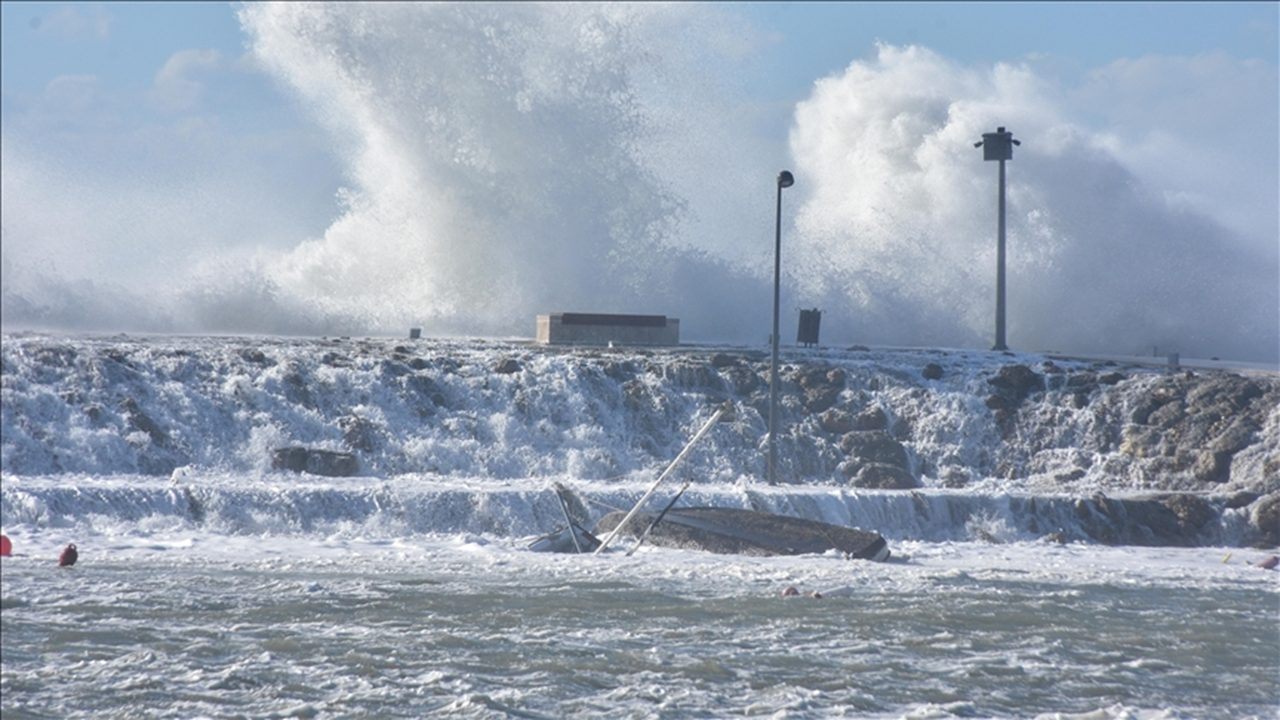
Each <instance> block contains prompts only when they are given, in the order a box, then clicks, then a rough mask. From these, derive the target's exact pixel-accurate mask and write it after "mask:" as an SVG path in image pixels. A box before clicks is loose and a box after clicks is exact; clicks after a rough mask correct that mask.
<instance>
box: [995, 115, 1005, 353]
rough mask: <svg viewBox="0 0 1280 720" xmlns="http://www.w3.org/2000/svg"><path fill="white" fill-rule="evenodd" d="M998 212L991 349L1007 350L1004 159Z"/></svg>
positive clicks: (1001, 167) (1001, 168) (1001, 165)
mask: <svg viewBox="0 0 1280 720" xmlns="http://www.w3.org/2000/svg"><path fill="white" fill-rule="evenodd" d="M1001 129H1003V128H1001ZM999 212H1000V219H999V220H998V225H997V226H996V227H997V230H996V345H995V347H993V348H991V349H992V350H1008V349H1009V347H1008V346H1007V345H1005V344H1004V160H1001V161H1000V211H999Z"/></svg>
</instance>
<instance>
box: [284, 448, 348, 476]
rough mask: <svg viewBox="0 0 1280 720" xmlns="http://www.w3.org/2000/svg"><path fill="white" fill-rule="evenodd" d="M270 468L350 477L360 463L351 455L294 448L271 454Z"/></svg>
mask: <svg viewBox="0 0 1280 720" xmlns="http://www.w3.org/2000/svg"><path fill="white" fill-rule="evenodd" d="M271 467H272V469H275V470H292V471H293V472H305V473H310V474H312V475H324V476H326V477H350V476H352V475H355V474H356V473H357V472H359V470H360V461H359V459H358V458H357V457H356V456H355V455H353V454H351V453H345V452H335V451H333V450H320V449H316V448H308V447H298V446H294V447H285V448H279V449H277V450H276V451H275V452H274V453H272V455H271Z"/></svg>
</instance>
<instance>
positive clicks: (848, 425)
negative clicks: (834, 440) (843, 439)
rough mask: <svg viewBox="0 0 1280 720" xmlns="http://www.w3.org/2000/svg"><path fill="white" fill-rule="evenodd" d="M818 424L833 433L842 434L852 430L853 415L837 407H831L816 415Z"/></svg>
mask: <svg viewBox="0 0 1280 720" xmlns="http://www.w3.org/2000/svg"><path fill="white" fill-rule="evenodd" d="M818 425H819V426H820V427H821V428H822V429H823V430H825V431H827V432H829V433H832V434H834V435H843V434H845V433H847V432H851V431H852V430H853V427H854V425H853V416H852V415H850V414H849V413H848V412H846V411H844V410H841V409H839V408H831V409H829V410H826V411H824V412H823V413H822V414H821V415H819V416H818Z"/></svg>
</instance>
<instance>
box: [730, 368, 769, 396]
mask: <svg viewBox="0 0 1280 720" xmlns="http://www.w3.org/2000/svg"><path fill="white" fill-rule="evenodd" d="M720 377H722V378H724V382H725V384H726V385H728V386H729V392H732V393H733V394H734V395H750V394H751V393H753V392H755V391H756V389H757V388H759V387H760V386H761V385H763V382H762V381H761V380H760V376H759V375H756V373H755V371H754V370H752V369H751V368H749V367H745V366H743V365H728V366H725V367H721V368H720Z"/></svg>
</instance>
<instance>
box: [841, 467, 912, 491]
mask: <svg viewBox="0 0 1280 720" xmlns="http://www.w3.org/2000/svg"><path fill="white" fill-rule="evenodd" d="M850 484H851V485H853V486H854V487H857V488H866V489H868V490H912V489H914V488H918V487H920V482H919V481H918V480H916V479H915V477H914V476H912V474H911V473H910V472H908V471H907V470H905V469H903V468H900V467H898V466H897V465H888V464H886V463H877V462H873V463H866V464H864V465H862V466H860V467H859V468H858V471H857V473H856V474H855V475H854V476H853V478H852V480H851V481H850Z"/></svg>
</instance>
